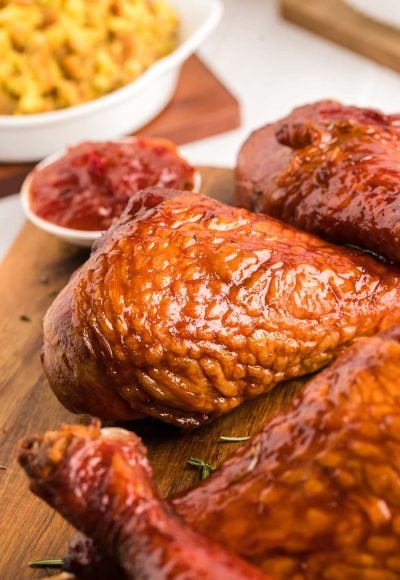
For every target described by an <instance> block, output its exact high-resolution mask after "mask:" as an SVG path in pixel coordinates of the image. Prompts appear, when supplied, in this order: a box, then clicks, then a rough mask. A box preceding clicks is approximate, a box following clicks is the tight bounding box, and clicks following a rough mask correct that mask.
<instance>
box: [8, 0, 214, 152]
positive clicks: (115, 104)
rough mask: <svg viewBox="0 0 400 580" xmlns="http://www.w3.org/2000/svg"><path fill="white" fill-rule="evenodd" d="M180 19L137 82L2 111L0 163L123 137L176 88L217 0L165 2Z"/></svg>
mask: <svg viewBox="0 0 400 580" xmlns="http://www.w3.org/2000/svg"><path fill="white" fill-rule="evenodd" d="M169 1H170V3H171V4H172V5H173V6H174V7H175V10H176V12H177V13H178V15H179V18H180V34H181V42H180V44H179V46H178V48H177V49H176V50H175V51H174V52H172V53H171V54H169V55H168V56H166V57H164V58H162V59H160V60H158V61H157V62H155V63H154V64H153V65H152V66H151V67H150V68H149V69H147V71H145V72H144V73H143V74H142V75H141V76H140V77H138V78H137V79H136V80H135V81H133V82H131V83H129V84H128V85H126V86H125V87H122V88H121V89H118V90H116V91H113V92H112V93H109V94H107V95H105V96H103V97H100V98H98V99H95V100H94V101H90V102H88V103H84V104H82V105H77V106H74V107H69V108H66V109H60V110H58V111H51V112H49V113H40V114H36V115H25V116H13V115H0V161H8V162H15V161H37V160H38V159H42V158H43V157H45V156H46V155H49V154H50V153H51V152H52V151H57V150H60V149H63V148H65V147H67V146H69V145H74V144H76V143H78V142H79V141H83V140H85V141H86V140H92V141H102V140H106V139H113V138H116V137H120V136H122V135H126V134H128V133H130V132H132V131H135V130H136V129H139V127H142V126H143V125H145V124H146V123H148V122H149V121H150V120H151V119H153V118H154V117H155V116H156V115H158V113H160V111H162V109H163V108H164V107H165V106H166V105H167V103H168V102H169V100H170V99H171V97H172V94H173V92H174V89H175V86H176V82H177V79H178V75H179V71H180V68H181V65H182V63H183V62H184V61H185V60H186V59H187V58H188V57H189V56H190V55H191V54H193V53H194V52H195V51H196V50H197V48H198V47H199V46H200V45H201V44H202V42H203V41H204V40H205V38H206V37H207V36H208V35H209V34H210V32H211V31H212V30H213V29H214V28H215V26H216V25H217V24H218V22H219V20H220V18H221V16H222V12H223V8H222V2H221V0H169Z"/></svg>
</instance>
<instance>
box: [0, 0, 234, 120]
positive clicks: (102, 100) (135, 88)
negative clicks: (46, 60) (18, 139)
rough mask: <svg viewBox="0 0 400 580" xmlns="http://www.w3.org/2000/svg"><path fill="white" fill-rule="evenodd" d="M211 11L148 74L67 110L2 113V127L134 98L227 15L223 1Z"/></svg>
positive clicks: (79, 112)
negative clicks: (16, 113) (19, 114)
mask: <svg viewBox="0 0 400 580" xmlns="http://www.w3.org/2000/svg"><path fill="white" fill-rule="evenodd" d="M211 2H212V4H211V8H210V13H209V15H208V16H207V18H206V19H205V20H204V22H203V23H202V24H201V25H200V26H199V28H198V29H197V30H196V31H195V32H194V33H193V34H192V35H191V36H190V37H189V38H188V39H187V40H185V41H184V42H183V43H182V44H180V45H179V46H178V47H177V48H176V49H175V50H174V51H173V52H171V53H170V54H169V55H167V56H165V57H163V58H161V59H159V60H157V61H156V62H155V63H154V64H152V65H151V66H150V67H149V68H148V69H147V70H146V71H145V72H144V73H142V74H141V75H140V76H139V77H138V78H137V79H135V80H134V81H132V82H131V83H129V84H127V85H125V86H124V87H121V88H120V89H117V90H115V91H112V92H111V93H108V94H106V95H103V96H101V97H98V98H97V99H94V100H93V101H88V102H87V103H82V104H81V105H74V106H72V107H67V108H65V109H59V110H56V111H49V112H47V113H37V114H33V115H21V116H13V115H0V129H1V128H2V127H8V128H10V127H12V128H15V129H20V130H24V129H26V128H27V127H35V126H38V125H39V126H43V125H47V124H52V123H58V122H59V121H68V120H69V119H73V118H75V117H80V116H81V115H84V114H85V113H93V112H94V111H97V110H98V109H102V108H103V106H104V104H106V103H107V102H108V104H112V103H114V106H117V105H118V103H119V101H121V100H124V99H125V97H126V94H129V96H130V97H132V96H133V95H135V94H136V93H139V92H140V91H141V90H142V88H144V87H145V86H147V85H149V84H150V83H151V82H152V81H153V80H154V79H155V78H156V77H158V76H160V75H161V74H163V73H164V72H166V71H168V70H170V69H173V68H174V67H176V66H179V64H181V63H182V62H184V61H185V60H186V59H187V58H188V57H189V56H190V55H191V54H193V53H194V52H195V51H196V49H197V48H198V47H199V46H200V45H201V44H202V42H203V41H204V40H205V38H206V37H207V36H208V35H209V34H210V32H211V31H212V30H213V29H214V27H215V26H216V25H217V24H218V22H219V20H220V19H221V16H222V14H223V5H222V0H211Z"/></svg>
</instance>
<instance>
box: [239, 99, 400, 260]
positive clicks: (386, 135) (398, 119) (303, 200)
mask: <svg viewBox="0 0 400 580" xmlns="http://www.w3.org/2000/svg"><path fill="white" fill-rule="evenodd" d="M236 182H237V187H236V194H235V199H236V203H237V205H239V206H240V207H245V208H247V209H250V210H252V211H257V212H258V211H259V212H264V213H267V214H268V215H271V216H273V217H276V218H279V219H282V220H283V221H285V222H287V223H290V224H291V225H294V226H295V227H298V228H300V229H303V230H306V231H308V232H311V233H313V234H316V235H318V236H321V237H323V238H325V239H327V240H329V241H331V242H334V243H337V244H349V245H353V246H358V247H360V248H363V249H367V250H370V251H372V252H374V253H376V254H379V255H381V256H384V257H385V258H386V259H388V260H391V261H395V262H399V261H400V225H399V224H400V196H399V193H398V192H399V186H400V116H399V115H385V114H384V113H381V112H380V111H376V110H374V109H367V108H361V107H355V106H346V105H342V104H341V103H338V102H337V101H331V100H325V101H319V102H317V103H313V104H310V105H304V106H302V107H298V108H296V109H294V111H292V112H291V113H290V114H289V115H288V116H287V117H285V118H283V119H280V120H279V121H276V122H275V123H271V124H268V125H266V126H264V127H262V128H260V129H258V130H257V131H255V132H253V133H252V134H251V135H250V137H249V138H248V139H247V140H246V142H245V143H244V144H243V146H242V148H241V150H240V152H239V155H238V160H237V166H236Z"/></svg>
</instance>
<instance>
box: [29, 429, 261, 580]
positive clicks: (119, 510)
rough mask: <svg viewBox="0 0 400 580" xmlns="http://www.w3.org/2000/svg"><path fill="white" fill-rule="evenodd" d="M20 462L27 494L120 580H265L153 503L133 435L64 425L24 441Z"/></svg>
mask: <svg viewBox="0 0 400 580" xmlns="http://www.w3.org/2000/svg"><path fill="white" fill-rule="evenodd" d="M19 460H20V462H21V464H22V465H23V467H24V468H25V470H26V472H27V474H28V475H29V477H30V478H31V489H32V491H34V493H36V494H37V495H39V496H40V497H42V498H43V499H45V500H46V501H47V502H48V503H49V504H50V505H51V506H53V507H55V508H56V509H57V510H59V511H60V513H62V515H63V516H64V517H65V518H66V519H67V520H68V521H70V522H71V523H72V524H73V525H74V526H76V527H78V528H79V529H81V530H82V531H83V532H85V534H87V535H89V536H90V537H91V538H93V539H94V540H95V541H96V545H97V547H98V548H101V551H102V553H104V554H105V555H106V556H107V555H108V556H112V557H113V559H114V560H115V562H116V563H118V564H119V567H120V569H122V571H123V573H124V577H126V578H132V579H134V580H172V579H176V580H226V579H227V578H231V579H232V580H262V579H264V580H265V579H266V578H267V576H265V575H264V574H262V573H261V572H260V571H259V570H257V569H256V568H254V567H253V566H251V565H250V564H248V563H246V562H244V561H242V560H241V559H240V558H238V557H237V556H235V555H234V554H230V553H228V552H227V551H226V550H225V549H223V548H221V547H220V546H218V545H217V544H214V543H213V542H210V541H209V540H207V539H205V538H202V537H201V536H200V535H199V534H197V533H196V532H194V531H193V530H192V529H190V528H189V527H188V526H187V525H186V524H185V523H184V522H183V521H181V520H180V518H179V517H178V516H176V514H175V513H174V512H173V510H172V509H171V508H170V507H169V506H168V505H167V504H166V503H165V502H163V501H162V500H161V499H160V498H159V497H158V496H157V493H156V491H155V488H154V483H153V480H152V472H151V469H150V467H149V464H148V462H147V458H146V452H145V449H144V447H143V446H142V444H141V442H140V440H139V439H138V437H136V436H135V435H134V434H133V433H129V432H128V431H125V430H122V429H117V428H109V429H103V430H102V431H100V428H99V426H98V425H92V426H91V427H83V426H81V425H72V426H67V425H65V426H64V427H62V428H61V429H60V430H59V431H50V432H48V433H46V434H44V435H43V436H36V437H31V438H28V439H26V440H24V441H23V443H22V445H21V448H20V455H19ZM114 577H115V576H114Z"/></svg>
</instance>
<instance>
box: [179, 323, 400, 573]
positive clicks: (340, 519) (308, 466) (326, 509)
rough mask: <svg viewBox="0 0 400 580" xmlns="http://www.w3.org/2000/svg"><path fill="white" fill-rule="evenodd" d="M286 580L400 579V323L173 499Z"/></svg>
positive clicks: (185, 513) (199, 526)
mask: <svg viewBox="0 0 400 580" xmlns="http://www.w3.org/2000/svg"><path fill="white" fill-rule="evenodd" d="M172 505H173V507H174V509H175V511H176V512H177V513H178V514H179V515H180V516H181V517H183V518H184V519H185V521H186V522H187V523H189V524H190V525H192V526H193V527H194V528H195V529H196V530H197V531H199V532H201V533H202V534H205V535H206V536H207V537H210V538H217V537H218V541H219V542H221V543H222V544H223V545H224V546H226V547H227V548H228V549H230V550H232V551H234V552H236V553H237V554H240V555H241V556H243V557H246V558H248V559H250V560H251V561H253V562H254V563H256V564H257V565H259V566H261V567H262V569H264V570H268V571H269V573H270V574H271V575H272V576H273V577H274V578H275V579H276V580H284V579H285V580H286V579H288V578H290V579H291V580H303V579H307V580H317V579H329V580H336V579H337V580H358V579H362V580H396V579H398V578H399V576H400V556H399V554H400V326H397V327H394V328H393V329H390V330H389V331H387V332H386V333H384V334H382V335H378V336H376V337H372V338H368V339H361V340H360V341H358V342H357V343H356V344H355V345H353V346H352V347H350V348H349V349H348V350H346V351H345V352H344V353H343V354H342V355H341V357H340V358H338V360H337V361H336V362H335V363H334V364H333V365H332V366H331V367H330V368H328V369H326V370H324V371H323V372H321V373H320V374H319V375H318V376H317V377H315V378H314V379H313V380H311V381H310V382H309V383H308V384H307V386H306V387H305V388H304V390H303V391H302V392H301V393H300V395H299V396H298V397H297V398H296V399H294V401H293V403H292V404H291V406H290V407H289V409H288V410H287V411H285V412H282V413H280V414H279V415H277V416H276V417H275V418H274V419H273V420H272V421H271V422H270V423H268V424H267V425H266V426H265V428H264V429H263V430H262V431H261V432H260V434H258V435H257V436H255V437H254V438H253V439H252V440H251V442H249V443H248V444H247V445H245V446H242V447H241V448H240V449H239V450H238V451H237V452H236V453H234V454H233V455H232V456H231V458H230V459H229V460H228V461H226V462H225V463H224V464H223V465H222V467H221V468H220V469H219V470H218V471H217V472H215V474H213V475H212V476H211V477H210V478H209V479H208V480H207V481H206V482H205V483H203V484H201V485H199V486H197V487H196V488H194V489H193V490H189V492H187V493H186V494H184V495H182V496H181V497H177V498H175V499H174V500H173V501H172Z"/></svg>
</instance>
